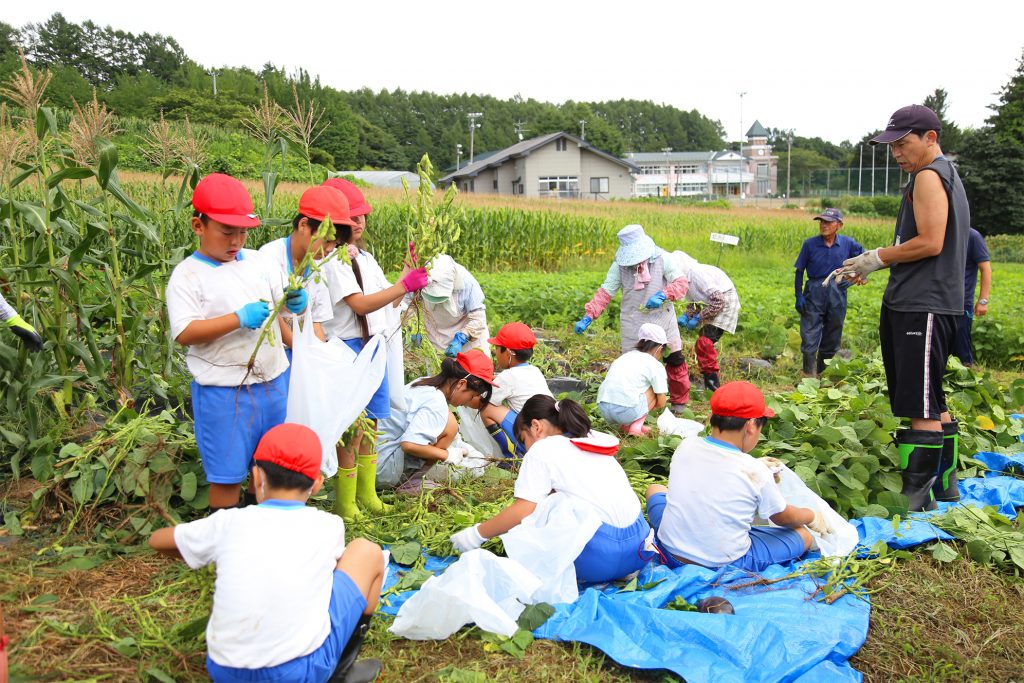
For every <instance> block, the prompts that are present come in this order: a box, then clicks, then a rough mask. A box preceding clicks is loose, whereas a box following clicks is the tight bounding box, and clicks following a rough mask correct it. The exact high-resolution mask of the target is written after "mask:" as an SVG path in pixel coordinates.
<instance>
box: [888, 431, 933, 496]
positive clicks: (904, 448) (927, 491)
mask: <svg viewBox="0 0 1024 683" xmlns="http://www.w3.org/2000/svg"><path fill="white" fill-rule="evenodd" d="M942 441H943V439H942V432H932V431H926V430H922V429H901V430H899V431H897V432H896V445H897V448H898V449H899V453H900V468H901V469H902V470H903V472H902V473H901V474H902V477H903V491H902V493H903V495H904V496H906V497H907V509H908V510H910V511H911V512H919V511H921V510H934V509H935V508H936V507H938V506H937V505H936V504H935V498H934V496H933V495H932V485H933V484H934V483H935V480H936V479H937V476H936V473H937V472H938V471H939V461H940V460H941V459H942Z"/></svg>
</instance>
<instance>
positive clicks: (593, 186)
mask: <svg viewBox="0 0 1024 683" xmlns="http://www.w3.org/2000/svg"><path fill="white" fill-rule="evenodd" d="M590 192H591V193H592V194H606V193H607V192H608V179H607V178H591V179H590Z"/></svg>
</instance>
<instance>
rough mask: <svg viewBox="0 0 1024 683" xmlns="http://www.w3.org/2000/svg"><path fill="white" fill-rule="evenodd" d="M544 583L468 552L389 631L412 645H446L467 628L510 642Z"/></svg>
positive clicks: (483, 553)
mask: <svg viewBox="0 0 1024 683" xmlns="http://www.w3.org/2000/svg"><path fill="white" fill-rule="evenodd" d="M539 587H540V580H539V579H538V578H537V577H535V576H533V575H532V574H531V573H530V572H529V571H527V570H526V569H525V568H523V566H522V565H520V564H519V563H518V562H516V561H515V560H510V559H508V558H506V557H498V556H497V555H495V554H494V553H492V552H490V551H487V550H482V549H478V550H471V551H469V552H468V553H464V554H463V555H462V556H461V557H460V558H459V559H458V560H457V561H456V562H455V563H454V564H452V565H450V566H449V567H448V568H447V569H445V571H444V573H443V574H441V575H440V576H434V577H431V578H429V579H427V581H426V582H425V583H424V584H423V586H422V587H420V589H419V591H418V592H417V593H416V594H414V595H413V596H412V597H411V598H409V600H408V601H407V602H406V603H405V604H404V605H402V607H401V609H399V610H398V615H397V616H396V617H395V623H393V624H392V625H391V628H389V629H388V630H389V631H391V632H392V633H394V634H395V635H398V636H401V637H403V638H408V639H410V640H429V639H435V640H443V639H445V638H447V637H448V636H450V635H451V634H453V633H455V632H456V631H458V630H459V629H460V628H462V627H463V626H465V625H466V624H471V623H476V625H477V626H479V627H480V628H481V629H483V630H484V631H490V632H491V633H499V634H501V635H503V636H506V637H512V635H513V634H515V632H516V631H517V630H518V628H519V626H518V624H516V619H518V618H519V615H520V614H521V613H522V611H523V609H525V607H526V605H529V604H531V596H532V595H533V593H534V592H535V591H536V590H537V589H538V588H539Z"/></svg>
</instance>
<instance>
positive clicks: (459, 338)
mask: <svg viewBox="0 0 1024 683" xmlns="http://www.w3.org/2000/svg"><path fill="white" fill-rule="evenodd" d="M468 341H469V337H468V336H467V335H466V333H465V332H456V333H455V336H454V337H452V341H451V343H450V344H448V348H447V349H445V350H444V355H446V356H449V357H450V358H455V356H457V355H458V353H459V351H461V350H462V347H463V345H465V343H466V342H468Z"/></svg>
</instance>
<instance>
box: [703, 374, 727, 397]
mask: <svg viewBox="0 0 1024 683" xmlns="http://www.w3.org/2000/svg"><path fill="white" fill-rule="evenodd" d="M703 377H704V388H705V389H707V390H708V391H711V392H714V391H717V390H718V387H720V386H722V381H721V380H719V379H718V373H717V372H708V373H705V374H704V375H703Z"/></svg>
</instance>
